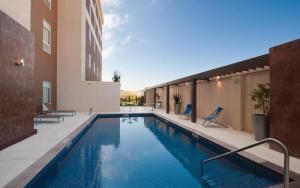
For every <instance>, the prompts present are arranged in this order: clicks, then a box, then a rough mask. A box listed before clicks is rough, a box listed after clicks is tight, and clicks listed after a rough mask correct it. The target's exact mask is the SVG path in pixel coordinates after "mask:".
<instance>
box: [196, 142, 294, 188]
mask: <svg viewBox="0 0 300 188" xmlns="http://www.w3.org/2000/svg"><path fill="white" fill-rule="evenodd" d="M265 143H273V144H276V145H278V146H279V147H280V148H281V150H282V151H283V153H284V167H283V170H284V171H283V187H284V188H289V182H290V181H289V180H290V178H289V152H288V150H287V148H286V147H285V145H284V144H283V143H282V142H280V141H279V140H276V139H274V138H266V139H263V140H261V141H259V142H256V143H254V144H251V145H249V146H246V147H243V148H240V149H237V150H233V151H229V152H226V153H223V154H221V155H217V156H215V157H211V158H209V159H206V160H202V161H201V176H203V175H204V165H205V164H206V163H208V162H210V161H214V160H216V159H220V158H223V157H225V156H228V155H232V154H235V153H238V152H241V151H244V150H247V149H250V148H253V147H256V146H259V145H262V144H265Z"/></svg>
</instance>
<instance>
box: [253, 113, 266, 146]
mask: <svg viewBox="0 0 300 188" xmlns="http://www.w3.org/2000/svg"><path fill="white" fill-rule="evenodd" d="M252 123H253V130H254V135H255V140H257V141H259V140H262V139H265V138H268V137H269V117H268V116H265V115H262V114H252Z"/></svg>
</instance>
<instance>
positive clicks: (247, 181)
mask: <svg viewBox="0 0 300 188" xmlns="http://www.w3.org/2000/svg"><path fill="white" fill-rule="evenodd" d="M202 180H203V181H204V182H205V183H206V184H207V185H208V186H209V187H211V188H239V187H243V188H262V187H268V186H270V185H272V182H269V181H268V180H267V179H265V178H258V177H255V176H254V175H252V174H244V173H234V174H228V175H226V176H223V177H220V176H217V174H216V175H214V176H208V175H206V176H203V177H202Z"/></svg>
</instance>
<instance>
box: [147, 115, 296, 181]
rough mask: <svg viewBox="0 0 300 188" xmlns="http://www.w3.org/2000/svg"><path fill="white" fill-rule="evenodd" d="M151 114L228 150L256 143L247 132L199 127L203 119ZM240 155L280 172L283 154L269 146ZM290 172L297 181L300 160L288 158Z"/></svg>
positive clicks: (252, 149) (218, 127)
mask: <svg viewBox="0 0 300 188" xmlns="http://www.w3.org/2000/svg"><path fill="white" fill-rule="evenodd" d="M153 113H154V114H156V115H158V116H160V117H162V118H164V119H166V120H168V121H170V122H172V123H175V124H177V125H179V126H181V127H183V128H185V129H187V130H190V131H192V132H194V133H196V134H198V135H200V136H202V137H204V138H207V139H209V140H210V141H213V142H215V143H217V144H219V145H221V146H223V147H226V148H228V149H230V150H234V149H239V148H242V147H245V146H247V145H251V144H254V143H256V142H257V141H255V139H254V136H253V134H250V133H247V132H242V131H237V130H234V129H232V128H225V127H222V126H220V125H217V124H215V123H211V124H210V126H208V127H204V126H201V124H202V123H203V121H204V120H203V119H197V123H192V122H191V121H190V120H186V119H179V115H175V114H172V113H170V114H167V113H165V112H164V111H162V110H155V111H154V112H153ZM240 154H241V155H243V156H245V157H247V158H249V159H251V160H253V161H255V162H258V163H261V164H263V165H265V166H267V167H270V168H273V169H276V170H277V171H279V172H281V170H282V169H281V168H282V167H283V157H284V156H283V153H281V152H278V151H275V150H272V149H270V148H269V144H263V145H260V146H257V147H255V148H251V149H248V150H246V151H243V152H241V153H240ZM278 167H279V168H278ZM290 171H291V172H292V173H291V174H290V177H295V178H297V179H299V175H300V159H298V158H295V157H292V156H290Z"/></svg>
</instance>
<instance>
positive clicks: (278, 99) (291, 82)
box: [269, 40, 300, 157]
mask: <svg viewBox="0 0 300 188" xmlns="http://www.w3.org/2000/svg"><path fill="white" fill-rule="evenodd" d="M269 57H270V80H271V113H270V114H271V117H270V136H271V137H273V138H276V139H279V140H280V141H282V142H283V143H284V144H285V145H286V146H287V147H288V150H289V152H290V154H291V155H293V156H296V157H300V144H299V141H300V120H299V114H300V40H296V41H292V42H289V43H286V44H282V45H280V46H276V47H273V48H271V49H270V55H269ZM271 147H272V148H274V146H271Z"/></svg>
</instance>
